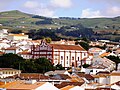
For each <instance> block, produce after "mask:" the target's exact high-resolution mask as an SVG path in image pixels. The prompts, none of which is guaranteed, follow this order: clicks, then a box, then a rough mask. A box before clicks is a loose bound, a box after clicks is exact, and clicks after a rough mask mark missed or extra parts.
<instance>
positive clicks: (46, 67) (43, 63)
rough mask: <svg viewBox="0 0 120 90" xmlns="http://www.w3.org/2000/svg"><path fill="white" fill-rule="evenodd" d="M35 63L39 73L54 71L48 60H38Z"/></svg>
mask: <svg viewBox="0 0 120 90" xmlns="http://www.w3.org/2000/svg"><path fill="white" fill-rule="evenodd" d="M34 63H35V65H36V67H37V72H40V73H45V72H47V71H51V70H54V66H53V64H52V63H51V62H50V60H48V59H46V58H39V59H36V60H35V62H34Z"/></svg>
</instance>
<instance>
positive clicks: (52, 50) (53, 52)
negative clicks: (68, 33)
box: [31, 41, 88, 67]
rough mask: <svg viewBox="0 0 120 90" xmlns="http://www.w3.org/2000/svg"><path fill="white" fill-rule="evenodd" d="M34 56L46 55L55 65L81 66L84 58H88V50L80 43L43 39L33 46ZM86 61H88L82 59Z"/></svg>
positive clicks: (32, 52)
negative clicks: (60, 42)
mask: <svg viewBox="0 0 120 90" xmlns="http://www.w3.org/2000/svg"><path fill="white" fill-rule="evenodd" d="M31 54H32V55H33V58H34V59H35V58H40V57H45V58H47V59H49V60H50V61H51V62H52V63H54V65H57V64H62V66H63V67H70V66H72V65H74V66H80V65H81V61H82V60H83V59H84V58H88V52H87V51H86V50H85V49H83V48H82V47H81V46H78V45H62V44H47V43H46V42H45V41H42V42H41V44H40V45H38V46H34V45H33V46H32V48H31ZM82 63H86V61H85V60H84V61H82Z"/></svg>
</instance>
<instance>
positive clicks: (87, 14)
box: [81, 8, 103, 18]
mask: <svg viewBox="0 0 120 90" xmlns="http://www.w3.org/2000/svg"><path fill="white" fill-rule="evenodd" d="M98 17H103V16H102V15H101V12H100V11H99V10H97V11H93V10H92V9H90V8H87V9H84V10H82V14H81V18H98Z"/></svg>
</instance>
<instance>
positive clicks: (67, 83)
mask: <svg viewBox="0 0 120 90" xmlns="http://www.w3.org/2000/svg"><path fill="white" fill-rule="evenodd" d="M83 83H84V82H62V83H61V84H56V85H55V86H56V87H57V88H63V87H65V86H68V85H73V86H81V85H82V84H83Z"/></svg>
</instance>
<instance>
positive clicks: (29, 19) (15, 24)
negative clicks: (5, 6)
mask: <svg viewBox="0 0 120 90" xmlns="http://www.w3.org/2000/svg"><path fill="white" fill-rule="evenodd" d="M33 16H35V15H32V14H27V13H23V12H20V11H18V10H13V11H6V12H1V13H0V24H3V27H7V28H12V29H25V30H29V29H40V28H43V29H44V28H47V29H49V28H50V29H51V28H53V29H55V28H59V27H61V26H67V25H76V24H82V25H83V26H85V27H90V28H93V29H94V30H104V29H105V30H116V29H120V17H115V18H79V19H77V18H69V17H64V18H62V19H61V18H52V23H51V24H47V23H44V24H39V25H36V22H38V21H44V20H45V19H44V18H45V17H42V18H33Z"/></svg>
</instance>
